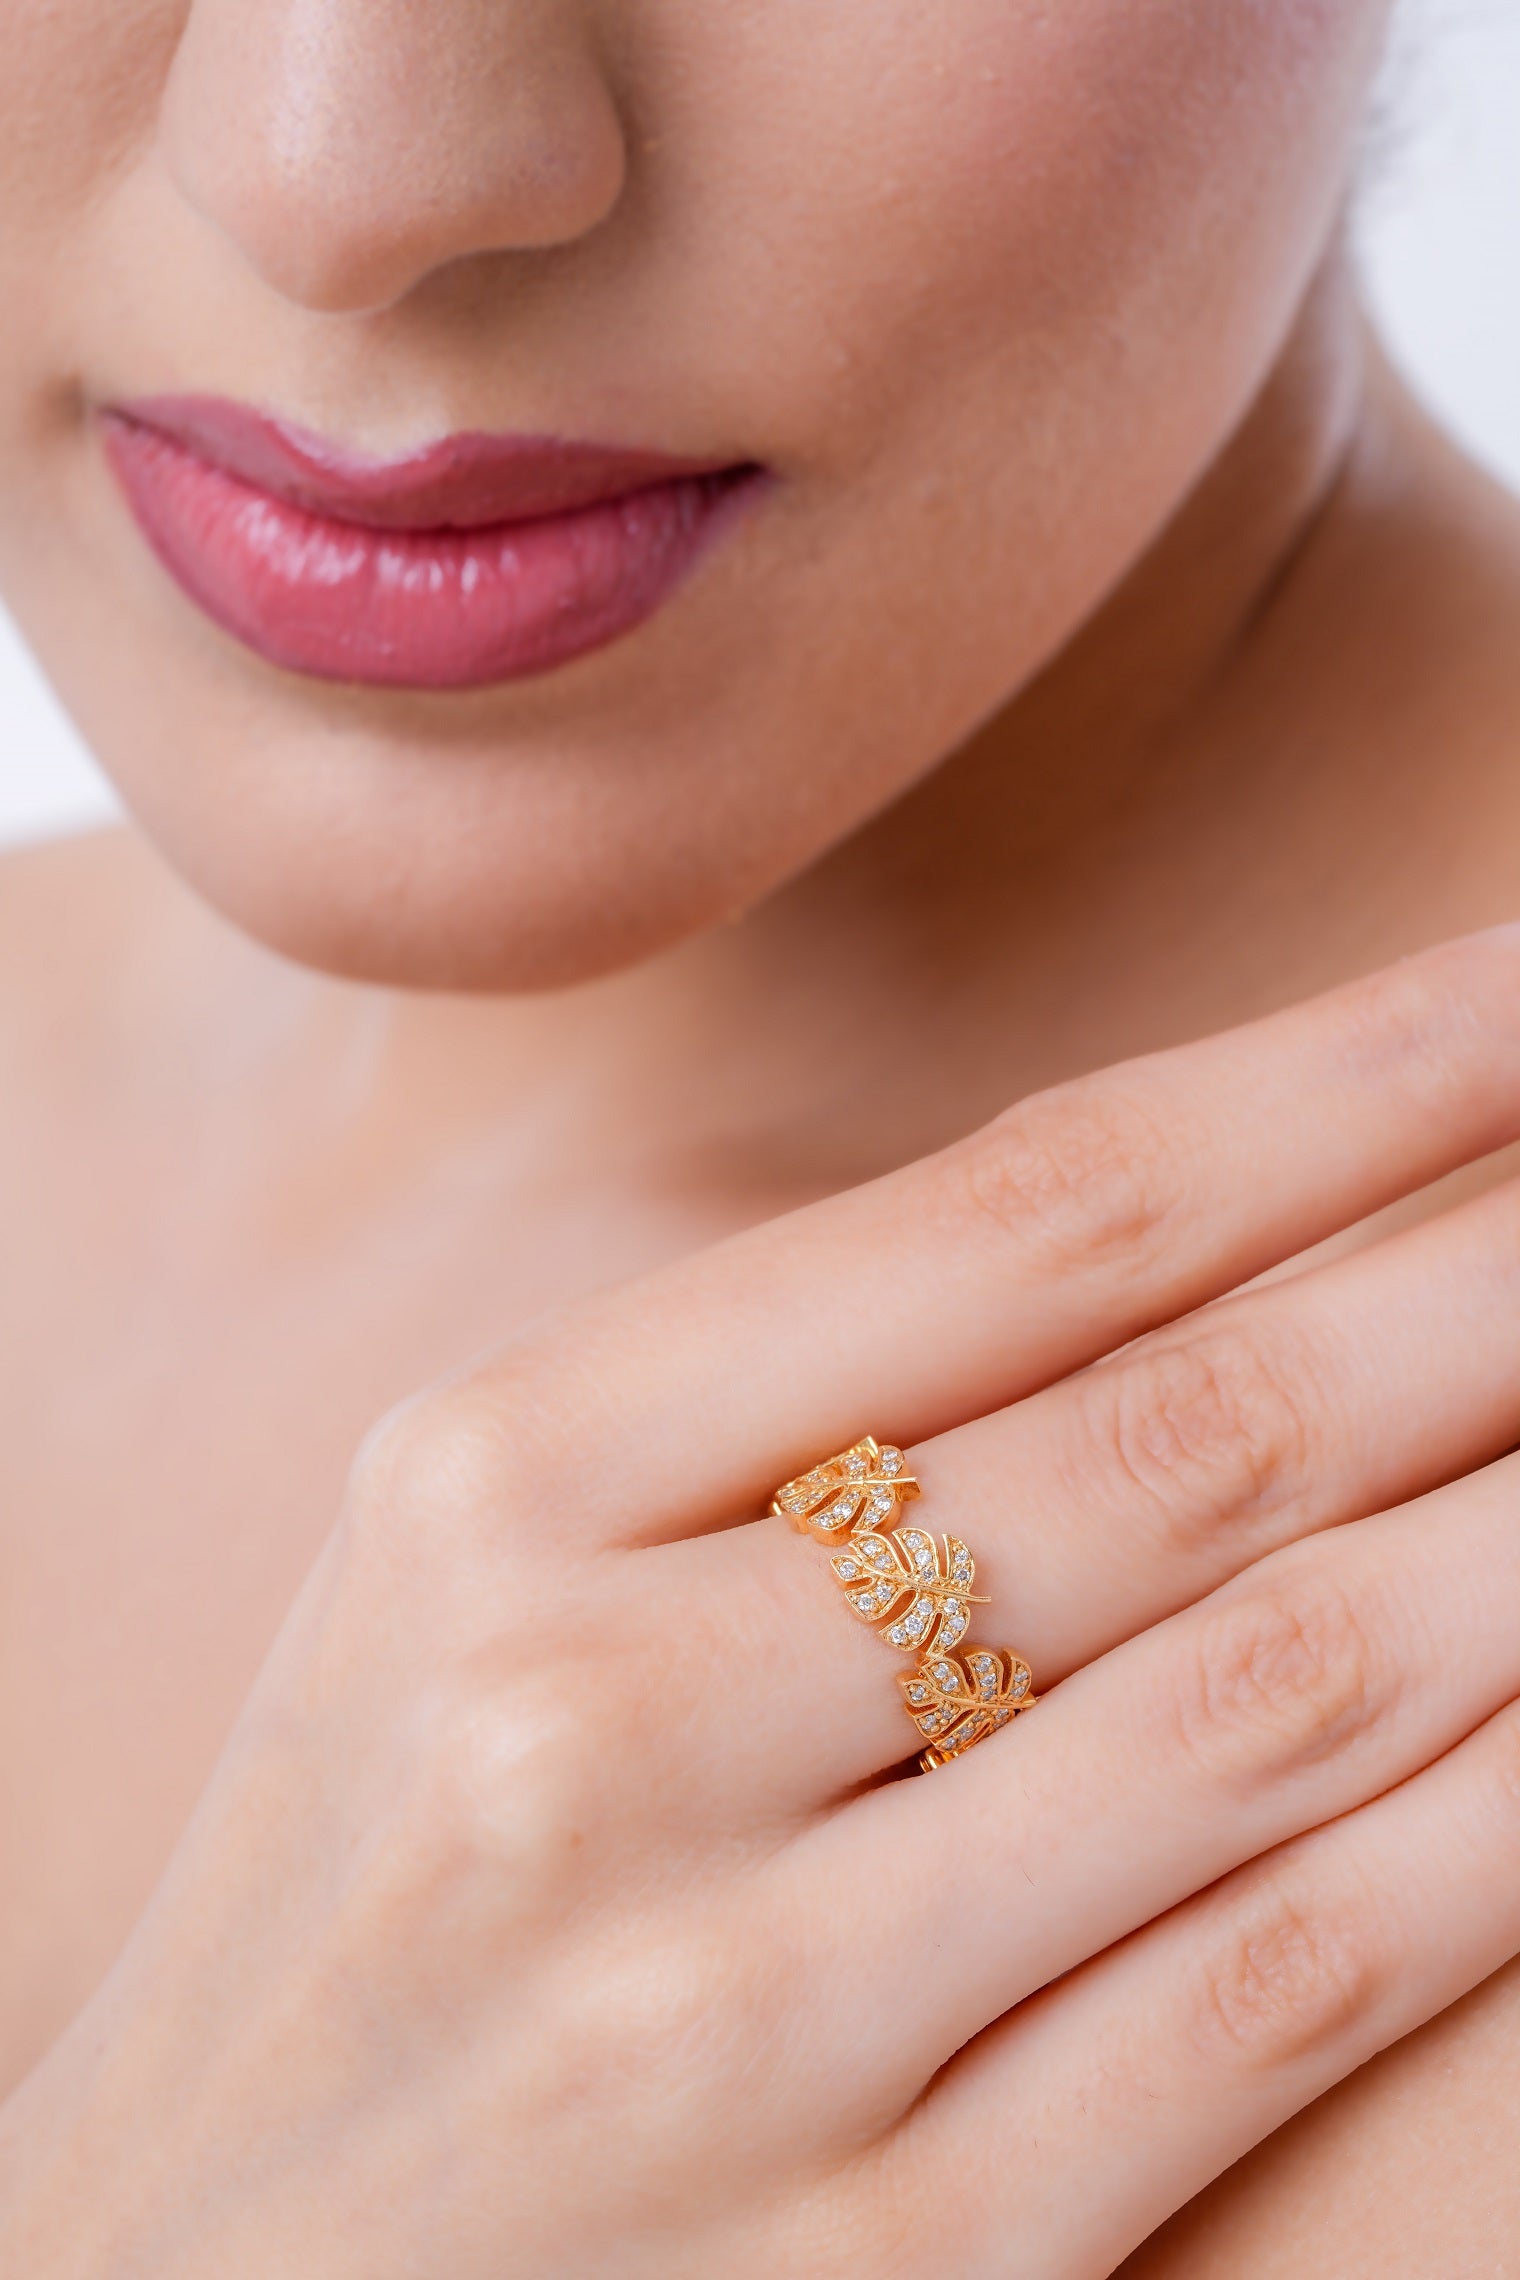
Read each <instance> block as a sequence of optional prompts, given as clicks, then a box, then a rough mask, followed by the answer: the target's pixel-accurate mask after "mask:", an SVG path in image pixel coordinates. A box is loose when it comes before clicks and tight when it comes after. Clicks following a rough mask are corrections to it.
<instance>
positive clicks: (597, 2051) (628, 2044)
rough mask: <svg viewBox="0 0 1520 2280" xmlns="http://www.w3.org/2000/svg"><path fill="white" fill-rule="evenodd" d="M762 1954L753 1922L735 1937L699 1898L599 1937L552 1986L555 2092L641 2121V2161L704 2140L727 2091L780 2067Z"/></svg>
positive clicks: (764, 1948)
mask: <svg viewBox="0 0 1520 2280" xmlns="http://www.w3.org/2000/svg"><path fill="white" fill-rule="evenodd" d="M768 1958H769V1946H768V1942H767V1941H766V1939H765V1937H764V1935H763V1933H762V1932H761V1931H760V1930H759V1929H758V1927H755V1926H753V1925H748V1924H747V1925H746V1927H745V1936H744V1937H743V1938H742V1939H741V1938H739V1937H737V1936H736V1930H735V1927H734V1926H733V1924H732V1923H731V1922H728V1921H725V1920H720V1919H718V1918H716V1917H714V1918H713V1919H712V1920H706V1919H705V1918H704V1914H703V1912H702V1911H700V1910H699V1911H698V1912H696V1913H695V1914H694V1913H692V1912H690V1911H688V1912H685V1913H684V1916H683V1920H681V1921H679V1922H672V1923H670V1924H668V1925H666V1926H664V1927H662V1929H661V1930H660V1931H658V1932H651V1931H650V1930H649V1929H648V1927H647V1925H641V1926H639V1927H638V1928H636V1929H635V1930H634V1932H633V1933H632V1935H631V1936H629V1937H626V1938H623V1939H618V1940H612V1941H609V1942H607V1943H606V1945H605V1946H604V1947H603V1948H602V1949H601V1952H600V1953H599V1954H598V1956H597V1959H596V1962H595V1964H594V1965H592V1966H590V1967H583V1968H582V1969H581V1970H579V1971H578V1972H577V1974H576V1976H575V1980H574V1984H573V1985H571V1986H567V1987H565V1988H563V1989H561V1990H559V1991H557V1996H556V2004H555V2011H556V2021H557V2031H556V2044H557V2050H558V2054H559V2071H558V2077H557V2081H556V2085H555V2092H554V2095H555V2100H556V2103H559V2104H562V2105H564V2104H569V2105H574V2106H576V2107H582V2108H584V2107H586V2106H588V2105H595V2104H599V2103H601V2102H603V2101H608V2102H610V2103H612V2104H613V2105H615V2106H616V2108H617V2109H618V2111H619V2112H620V2114H621V2115H622V2116H623V2122H622V2125H621V2126H622V2127H623V2128H624V2129H625V2130H626V2129H630V2128H636V2129H640V2130H642V2131H643V2132H644V2133H646V2146H647V2159H648V2161H649V2163H650V2165H651V2167H654V2166H657V2165H658V2164H659V2163H660V2162H662V2161H664V2160H668V2159H669V2158H670V2155H671V2151H672V2147H673V2146H679V2145H681V2144H690V2145H692V2146H699V2145H701V2144H702V2143H704V2142H708V2141H710V2139H711V2137H712V2135H713V2133H714V2129H715V2128H717V2129H719V2130H721V2129H722V2127H723V2116H724V2115H725V2114H728V2115H732V2113H733V2112H734V2111H735V2102H736V2101H743V2102H752V2101H754V2100H755V2099H756V2098H757V2097H760V2096H762V2095H763V2092H764V2088H765V2084H766V2080H767V2077H768V2075H770V2074H772V2073H774V2072H780V2073H783V2074H784V2073H785V2071H786V2065H787V2062H786V2059H785V2056H784V2045H785V2040H786V2037H785V2033H784V2030H783V2031H778V2025H779V2022H782V2021H784V2020H785V2019H787V2018H788V2017H789V2016H790V2004H789V2000H788V1992H787V1988H786V1986H785V1984H784V1975H783V1974H782V1973H780V1972H779V1971H777V1970H775V1969H774V1968H772V1966H771V1964H770V1962H769V1960H768Z"/></svg>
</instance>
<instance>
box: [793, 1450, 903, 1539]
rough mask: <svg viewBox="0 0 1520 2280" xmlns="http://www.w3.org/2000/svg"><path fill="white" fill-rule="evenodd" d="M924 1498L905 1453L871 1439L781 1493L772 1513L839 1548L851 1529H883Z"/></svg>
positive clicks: (797, 1480)
mask: <svg viewBox="0 0 1520 2280" xmlns="http://www.w3.org/2000/svg"><path fill="white" fill-rule="evenodd" d="M919 1493H920V1491H919V1486H918V1482H917V1481H916V1480H915V1479H914V1478H913V1475H912V1474H911V1473H910V1472H909V1470H908V1464H907V1459H906V1458H905V1457H904V1455H903V1453H902V1451H901V1449H892V1448H883V1447H882V1446H881V1445H880V1443H879V1442H876V1441H873V1440H872V1439H871V1437H870V1435H869V1434H867V1436H866V1438H865V1439H864V1440H863V1441H857V1442H856V1443H855V1446H854V1447H853V1448H852V1449H846V1450H844V1451H843V1453H842V1454H841V1455H839V1456H837V1457H829V1458H827V1459H826V1460H825V1462H824V1463H823V1464H821V1465H814V1467H813V1469H812V1471H811V1472H806V1473H803V1474H801V1475H800V1477H799V1478H798V1479H796V1480H789V1481H788V1482H787V1484H786V1486H785V1487H784V1488H778V1489H777V1491H776V1494H775V1496H774V1498H773V1499H772V1502H771V1510H772V1511H773V1512H778V1513H780V1515H781V1516H782V1518H783V1519H785V1520H790V1522H791V1524H792V1526H793V1527H794V1528H796V1529H798V1530H800V1532H801V1533H802V1534H803V1535H805V1536H813V1537H815V1538H816V1539H817V1541H818V1542H819V1543H821V1544H828V1543H838V1542H839V1540H840V1538H841V1537H843V1536H844V1535H846V1534H847V1533H848V1532H849V1530H850V1529H851V1528H854V1527H857V1526H859V1527H862V1528H879V1527H881V1526H882V1525H883V1524H884V1523H885V1522H886V1521H889V1520H890V1519H891V1517H892V1515H893V1513H894V1512H895V1511H896V1510H897V1507H898V1506H899V1505H900V1504H906V1503H907V1502H908V1501H909V1499H910V1498H911V1497H915V1496H917V1495H918V1494H919Z"/></svg>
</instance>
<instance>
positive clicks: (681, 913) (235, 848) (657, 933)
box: [137, 801, 764, 993]
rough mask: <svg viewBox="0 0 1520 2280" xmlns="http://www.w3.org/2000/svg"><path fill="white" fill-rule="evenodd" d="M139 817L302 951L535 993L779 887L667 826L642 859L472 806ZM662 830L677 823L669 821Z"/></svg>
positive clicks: (454, 982) (463, 985) (263, 935)
mask: <svg viewBox="0 0 1520 2280" xmlns="http://www.w3.org/2000/svg"><path fill="white" fill-rule="evenodd" d="M137 804H138V812H139V820H141V821H142V822H143V823H144V825H145V827H146V828H147V830H148V832H149V835H150V836H151V837H152V838H153V839H154V840H155V841H156V842H157V844H158V846H159V848H160V850H161V852H162V853H163V854H164V855H165V856H166V857H167V858H168V860H169V861H170V862H171V864H172V865H173V867H174V868H175V869H176V870H177V872H178V873H179V875H180V876H181V877H182V878H183V879H184V880H185V881H186V883H187V884H188V885H189V886H190V887H191V888H192V889H193V890H194V891H195V892H197V893H198V894H199V895H200V896H201V897H202V899H203V900H205V901H206V902H208V903H209V904H210V905H211V906H212V907H213V908H214V909H215V910H217V911H218V912H219V913H220V914H221V915H222V916H223V917H224V918H226V919H227V920H228V921H230V922H231V923H232V924H233V925H234V926H236V927H237V928H239V929H240V930H241V931H242V932H243V933H245V934H247V935H249V936H250V937H252V938H253V939H254V940H255V941H257V942H259V943H261V944H263V945H264V946H265V947H266V948H267V949H269V950H272V951H274V952H276V953H277V954H278V955H279V956H281V957H283V958H286V959H289V960H291V961H292V962H294V963H296V964H298V965H301V966H305V967H309V968H312V969H314V970H316V971H319V972H322V973H327V974H331V975H334V976H337V977H340V978H342V979H345V980H349V981H356V982H366V983H373V984H378V985H381V986H385V987H389V988H401V989H415V990H439V991H457V992H496V993H519V992H522V993H527V992H536V991H545V990H558V989H566V988H569V987H573V986H574V985H575V984H577V983H583V982H590V981H595V980H598V979H601V978H603V977H605V976H607V975H609V974H613V973H617V972H619V971H621V970H623V969H625V968H627V967H630V966H634V965H637V964H640V963H642V962H643V961H645V960H646V959H649V958H653V957H655V956H657V955H659V953H660V952H662V951H665V950H668V949H671V948H673V947H674V946H675V945H677V944H679V943H680V942H682V941H685V940H688V939H690V938H691V937H692V936H694V935H696V934H699V933H701V932H703V931H705V930H706V929H707V928H708V927H710V926H712V925H714V924H716V923H719V922H720V921H722V920H723V919H725V918H727V917H729V916H731V915H732V914H733V913H734V911H735V910H736V909H737V908H739V907H740V906H741V905H742V904H744V903H745V902H746V901H749V900H752V899H756V898H757V896H758V894H759V893H761V892H763V891H764V883H763V882H757V881H756V880H755V879H754V877H753V876H752V875H751V876H746V877H744V878H742V879H741V878H735V877H731V876H728V875H727V874H725V873H721V872H719V871H718V870H717V869H715V867H714V866H713V865H712V864H711V863H710V862H709V861H707V860H704V859H699V858H698V857H697V855H696V854H695V852H694V851H693V852H691V853H689V854H686V853H683V850H682V849H681V848H679V847H677V846H673V845H672V844H671V843H670V841H669V839H668V838H664V839H663V844H659V845H657V846H655V847H653V848H652V849H651V850H650V854H649V858H648V859H647V860H644V861H640V860H639V859H638V858H637V856H636V855H635V854H634V853H633V851H632V849H631V848H630V846H629V844H628V841H629V840H630V839H636V838H637V836H638V835H637V834H627V835H624V836H622V843H621V844H619V843H617V841H616V840H614V841H613V842H612V843H609V839H608V837H607V835H605V834H603V833H595V832H589V831H586V830H581V831H575V830H573V829H568V828H567V829H565V830H564V831H562V832H553V831H549V832H546V831H545V830H544V828H543V824H542V819H538V821H537V828H535V827H534V822H533V820H532V819H521V820H519V819H515V818H514V817H513V815H512V813H511V807H512V803H511V802H510V801H504V802H503V803H501V804H502V808H503V809H504V810H505V812H504V813H498V814H495V815H493V816H491V817H490V818H489V819H488V820H482V819H481V818H480V817H479V816H478V815H476V814H475V813H474V812H472V808H466V809H465V811H464V812H463V813H459V812H454V813H445V814H443V815H437V816H435V817H434V818H433V819H432V823H431V828H430V829H421V828H412V829H410V830H407V829H398V828H397V824H396V818H395V817H394V816H393V815H391V814H388V813H386V812H385V811H384V808H383V807H381V809H380V810H379V811H378V812H374V813H371V814H369V815H367V816H365V815H362V814H356V813H355V812H354V810H353V808H352V807H347V808H345V810H344V811H343V812H342V813H341V814H340V815H337V816H333V817H331V818H329V819H328V820H327V822H326V825H325V827H316V826H315V825H314V824H313V823H312V821H311V819H309V818H308V819H307V821H306V825H305V827H304V828H302V829H299V830H297V829H292V828H291V827H290V825H289V822H288V819H284V818H280V819H273V818H270V817H268V816H264V817H258V816H254V815H251V814H250V813H249V812H248V810H247V808H246V807H245V808H244V809H243V812H242V814H241V815H240V816H239V817H238V819H237V821H236V827H235V828H228V824H227V818H226V816H225V815H224V816H222V817H220V818H219V819H218V822H219V828H218V829H216V830H215V831H213V832H209V833H205V834H200V833H197V832H196V831H195V830H194V829H193V828H187V822H186V817H185V814H184V811H183V809H182V808H178V807H177V808H176V810H175V812H174V813H173V815H172V817H170V818H168V819H166V821H165V823H164V825H163V827H162V828H160V827H159V824H158V821H157V819H155V816H154V814H153V812H152V809H153V803H152V802H151V801H149V802H146V803H141V802H139V803H137ZM661 836H662V837H663V835H661Z"/></svg>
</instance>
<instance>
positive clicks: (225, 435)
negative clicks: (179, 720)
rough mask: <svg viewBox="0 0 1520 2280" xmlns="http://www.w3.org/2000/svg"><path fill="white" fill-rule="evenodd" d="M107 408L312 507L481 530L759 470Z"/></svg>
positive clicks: (609, 449) (213, 406)
mask: <svg viewBox="0 0 1520 2280" xmlns="http://www.w3.org/2000/svg"><path fill="white" fill-rule="evenodd" d="M106 417H107V418H114V419H121V420H127V421H130V422H132V423H133V424H134V425H136V426H138V427H144V428H149V429H152V430H154V431H155V432H157V433H158V434H160V435H163V436H166V437H167V438H169V439H170V440H171V441H172V442H175V443H178V444H180V445H181V446H183V447H184V448H185V449H187V450H189V451H192V452H194V453H196V454H197V456H199V457H200V458H202V459H206V460H209V461H210V462H211V463H212V464H213V465H214V466H217V467H220V468H222V469H223V470H225V472H226V473H228V474H230V475H233V476H236V477H239V478H241V479H242V481H244V482H246V483H249V484H251V485H254V486H255V487H257V488H258V489H260V490H263V491H268V492H272V493H273V494H274V495H275V496H276V497H277V498H282V499H288V500H290V501H291V502H292V503H293V504H294V505H296V506H299V507H304V508H305V509H307V511H308V512H310V513H312V514H317V515H324V516H328V517H331V518H332V519H333V520H335V521H338V522H349V523H358V524H362V525H364V526H366V527H368V528H370V529H374V530H414V531H422V530H478V529H482V528H485V527H487V526H489V525H492V524H497V525H499V524H503V523H514V522H528V521H533V520H537V519H539V518H542V517H544V516H548V515H562V514H571V513H574V512H575V511H576V510H577V509H579V508H584V507H590V506H595V505H599V504H601V503H603V502H605V501H607V500H609V499H617V498H623V497H626V496H628V495H630V494H631V493H633V492H636V491H642V490H647V489H649V488H650V487H651V486H652V485H654V484H658V483H672V482H677V481H681V480H686V479H690V478H692V477H697V476H712V475H721V474H737V473H740V472H748V471H749V470H748V467H747V466H746V465H744V464H743V463H739V462H736V461H734V460H732V459H711V458H703V459H688V458H678V457H675V456H673V455H671V454H669V453H667V452H661V451H648V450H643V449H640V448H636V447H631V446H624V445H617V444H600V443H582V442H576V441H570V440H567V439H564V438H561V437H558V436H551V435H491V434H484V433H478V432H473V431H471V432H462V433H459V434H455V435H447V436H443V437H441V438H440V439H439V440H438V441H437V442H435V443H429V444H425V445H423V446H422V447H421V448H420V449H418V450H415V451H411V452H408V453H406V454H404V455H403V456H401V457H398V458H395V459H378V458H372V457H369V456H368V455H366V454H364V453H360V452H354V451H350V450H348V449H346V448H344V447H342V446H339V445H336V444H332V443H330V442H328V441H327V440H326V439H325V438H324V437H322V436H319V435H316V434H314V433H313V432H312V431H311V430H310V429H307V428H303V427H298V426H296V425H295V424H294V423H293V422H291V421H289V420H285V419H281V418H278V417H276V416H274V415H273V414H270V413H267V412H259V411H255V410H253V409H251V408H250V407H249V406H247V405H243V404H238V403H234V402H232V401H231V400H230V399H228V398H227V397H223V396H192V395H175V396H145V397H136V398H133V399H130V400H128V401H126V402H123V403H118V404H113V405H111V406H109V407H108V408H107V411H106Z"/></svg>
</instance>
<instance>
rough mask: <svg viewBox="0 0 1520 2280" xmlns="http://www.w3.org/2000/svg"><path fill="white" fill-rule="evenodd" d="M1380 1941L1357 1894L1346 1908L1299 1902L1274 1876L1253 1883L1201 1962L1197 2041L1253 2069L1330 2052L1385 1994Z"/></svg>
mask: <svg viewBox="0 0 1520 2280" xmlns="http://www.w3.org/2000/svg"><path fill="white" fill-rule="evenodd" d="M1383 1945H1384V1943H1383V1942H1382V1941H1381V1939H1380V1938H1379V1937H1378V1933H1377V1930H1376V1901H1375V1899H1374V1897H1373V1896H1372V1895H1370V1894H1368V1893H1366V1892H1364V1891H1363V1892H1358V1893H1357V1894H1356V1895H1355V1901H1354V1905H1353V1904H1352V1902H1351V1901H1350V1900H1349V1899H1348V1897H1347V1896H1346V1895H1341V1896H1340V1897H1339V1898H1336V1899H1332V1898H1328V1897H1325V1896H1320V1897H1318V1898H1314V1897H1311V1898H1310V1899H1308V1900H1305V1899H1302V1898H1300V1897H1299V1896H1298V1895H1297V1894H1296V1893H1295V1892H1294V1891H1293V1890H1292V1889H1291V1887H1290V1886H1289V1884H1288V1883H1287V1881H1286V1879H1284V1878H1282V1877H1281V1876H1279V1877H1276V1878H1274V1879H1272V1880H1271V1881H1268V1882H1263V1883H1262V1884H1259V1885H1258V1886H1257V1887H1256V1889H1255V1890H1254V1891H1253V1892H1251V1894H1250V1895H1249V1898H1248V1900H1247V1902H1246V1904H1245V1906H1244V1908H1243V1909H1240V1910H1239V1911H1238V1912H1237V1914H1236V1917H1235V1920H1234V1921H1233V1922H1232V1923H1231V1924H1230V1925H1229V1926H1228V1927H1227V1929H1226V1931H1225V1934H1224V1936H1223V1937H1222V1938H1221V1939H1217V1940H1216V1941H1215V1942H1214V1943H1212V1946H1211V1948H1210V1950H1208V1951H1206V1953H1205V1956H1204V1958H1203V1964H1202V1969H1201V1971H1200V1973H1199V1975H1198V1981H1197V1987H1196V1994H1195V2002H1194V2005H1193V2015H1194V2021H1195V2030H1196V2037H1197V2040H1198V2041H1199V2042H1200V2043H1201V2044H1202V2045H1203V2047H1204V2048H1205V2049H1206V2050H1208V2051H1209V2052H1210V2053H1211V2054H1212V2055H1214V2056H1218V2055H1219V2054H1221V2053H1222V2054H1223V2055H1224V2057H1225V2059H1226V2061H1227V2063H1229V2064H1230V2065H1232V2066H1238V2065H1240V2064H1242V2063H1244V2064H1245V2065H1246V2066H1248V2067H1249V2068H1251V2069H1252V2070H1253V2071H1254V2070H1258V2069H1260V2070H1272V2069H1275V2068H1279V2067H1285V2066H1291V2065H1293V2064H1294V2063H1296V2062H1298V2061H1301V2060H1303V2059H1305V2058H1308V2057H1312V2056H1313V2055H1314V2054H1315V2053H1317V2052H1323V2051H1326V2050H1331V2049H1334V2048H1335V2047H1336V2045H1337V2044H1339V2043H1341V2042H1343V2041H1344V2040H1345V2039H1346V2037H1347V2036H1348V2035H1351V2034H1353V2033H1354V2032H1355V2031H1356V2028H1357V2026H1358V2024H1359V2022H1361V2021H1362V2020H1363V2019H1365V2018H1366V2017H1367V2015H1368V2014H1369V2013H1370V2012H1372V2011H1373V2010H1374V2009H1375V2008H1376V2007H1377V2005H1378V2002H1379V2000H1380V1998H1381V1997H1382V1996H1383V1995H1384V1994H1385V1993H1386V1982H1387V1978H1388V1972H1387V1968H1386V1965H1385V1962H1384V1960H1383Z"/></svg>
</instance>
